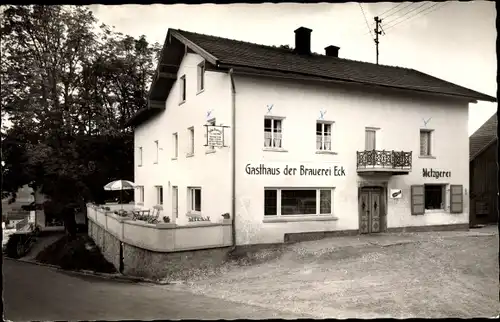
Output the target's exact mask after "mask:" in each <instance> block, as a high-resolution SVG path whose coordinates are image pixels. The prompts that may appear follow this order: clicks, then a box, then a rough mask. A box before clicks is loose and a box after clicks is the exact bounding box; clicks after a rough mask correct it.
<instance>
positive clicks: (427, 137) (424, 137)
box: [420, 130, 432, 157]
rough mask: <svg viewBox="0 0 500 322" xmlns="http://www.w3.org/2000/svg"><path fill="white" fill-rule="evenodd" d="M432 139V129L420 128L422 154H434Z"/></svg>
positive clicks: (424, 155) (425, 155) (426, 155)
mask: <svg viewBox="0 0 500 322" xmlns="http://www.w3.org/2000/svg"><path fill="white" fill-rule="evenodd" d="M431 140H432V131H430V130H420V156H423V157H428V156H431V155H432V150H431Z"/></svg>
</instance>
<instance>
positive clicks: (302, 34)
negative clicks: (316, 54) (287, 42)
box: [295, 27, 312, 55]
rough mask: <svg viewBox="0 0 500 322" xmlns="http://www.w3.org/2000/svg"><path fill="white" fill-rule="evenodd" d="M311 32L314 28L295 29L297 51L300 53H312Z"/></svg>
mask: <svg viewBox="0 0 500 322" xmlns="http://www.w3.org/2000/svg"><path fill="white" fill-rule="evenodd" d="M311 32H312V30H311V29H309V28H305V27H300V28H298V29H297V30H295V52H296V53H298V54H300V55H310V54H311Z"/></svg>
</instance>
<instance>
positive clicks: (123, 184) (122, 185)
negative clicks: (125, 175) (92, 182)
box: [104, 180, 135, 209]
mask: <svg viewBox="0 0 500 322" xmlns="http://www.w3.org/2000/svg"><path fill="white" fill-rule="evenodd" d="M134 188H135V183H133V182H132V181H127V180H115V181H111V182H110V183H108V184H107V185H105V186H104V190H112V191H116V190H120V204H121V206H122V209H123V203H122V191H123V190H131V189H134Z"/></svg>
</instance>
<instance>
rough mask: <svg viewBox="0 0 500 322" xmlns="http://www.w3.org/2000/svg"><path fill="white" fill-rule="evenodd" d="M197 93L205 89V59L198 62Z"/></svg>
mask: <svg viewBox="0 0 500 322" xmlns="http://www.w3.org/2000/svg"><path fill="white" fill-rule="evenodd" d="M196 71H197V80H198V82H197V83H198V84H197V89H198V90H197V94H199V93H201V92H203V91H204V90H205V72H206V69H205V61H202V62H201V63H199V64H198V66H197V68H196Z"/></svg>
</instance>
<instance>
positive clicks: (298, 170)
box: [245, 163, 346, 177]
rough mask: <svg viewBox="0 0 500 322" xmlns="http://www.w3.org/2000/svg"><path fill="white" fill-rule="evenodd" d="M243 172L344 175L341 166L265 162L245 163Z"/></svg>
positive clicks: (269, 174)
mask: <svg viewBox="0 0 500 322" xmlns="http://www.w3.org/2000/svg"><path fill="white" fill-rule="evenodd" d="M245 172H246V173H247V174H249V175H267V176H279V175H285V176H297V175H298V176H333V177H344V176H345V175H346V173H345V169H344V167H343V166H332V167H324V168H314V167H307V166H304V165H300V166H299V167H290V166H288V165H286V166H284V167H267V166H266V165H265V164H259V165H257V166H254V165H252V164H250V163H249V164H247V165H246V166H245Z"/></svg>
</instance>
